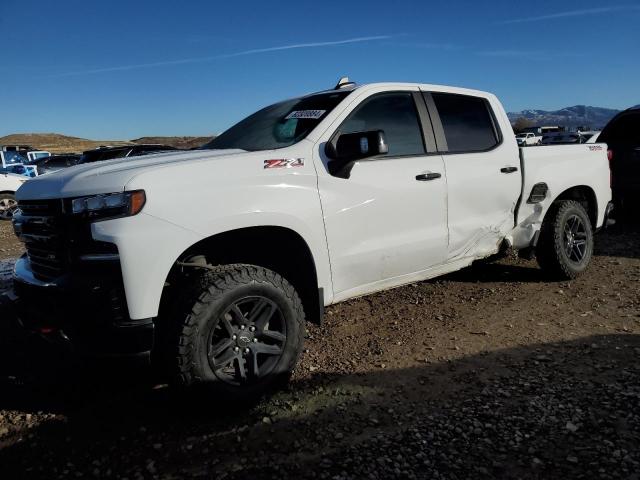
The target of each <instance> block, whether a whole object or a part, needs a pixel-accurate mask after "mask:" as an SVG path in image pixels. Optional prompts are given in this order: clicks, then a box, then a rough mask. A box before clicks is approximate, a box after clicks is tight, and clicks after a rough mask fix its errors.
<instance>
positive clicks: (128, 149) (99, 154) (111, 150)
mask: <svg viewBox="0 0 640 480" xmlns="http://www.w3.org/2000/svg"><path fill="white" fill-rule="evenodd" d="M172 150H177V149H176V148H175V147H171V146H169V145H159V144H158V145H156V144H142V145H126V146H122V147H100V148H96V149H95V150H87V151H86V152H83V153H82V157H81V158H80V161H79V162H78V163H92V162H98V161H102V160H112V159H114V158H126V157H135V156H138V155H147V154H150V153H159V152H169V151H172Z"/></svg>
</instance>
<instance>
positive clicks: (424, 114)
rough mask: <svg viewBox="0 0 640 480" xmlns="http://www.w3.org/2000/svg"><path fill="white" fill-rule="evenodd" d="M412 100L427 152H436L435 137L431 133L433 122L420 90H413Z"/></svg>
mask: <svg viewBox="0 0 640 480" xmlns="http://www.w3.org/2000/svg"><path fill="white" fill-rule="evenodd" d="M413 101H414V103H415V104H416V108H417V109H418V117H419V118H420V125H421V126H422V137H423V139H424V143H425V146H426V147H427V153H438V147H437V145H436V137H435V134H434V133H433V124H432V123H431V118H430V116H429V111H428V110H427V106H426V104H425V102H424V97H423V96H422V95H420V92H413Z"/></svg>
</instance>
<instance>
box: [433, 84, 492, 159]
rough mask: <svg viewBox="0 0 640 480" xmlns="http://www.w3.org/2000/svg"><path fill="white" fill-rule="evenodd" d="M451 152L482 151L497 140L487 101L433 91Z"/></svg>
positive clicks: (490, 147)
mask: <svg viewBox="0 0 640 480" xmlns="http://www.w3.org/2000/svg"><path fill="white" fill-rule="evenodd" d="M431 96H432V97H433V101H434V103H435V105H436V108H437V110H438V114H439V115H440V121H441V122H442V128H443V129H444V135H445V138H446V140H447V146H448V150H449V152H451V153H465V152H482V151H485V150H490V149H492V148H493V147H495V146H496V145H498V143H500V139H499V137H498V134H497V131H496V126H495V124H494V121H493V117H492V115H491V112H490V110H489V105H488V103H487V101H486V100H485V99H483V98H480V97H473V96H470V95H457V94H451V93H436V92H434V93H432V94H431Z"/></svg>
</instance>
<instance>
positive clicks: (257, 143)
mask: <svg viewBox="0 0 640 480" xmlns="http://www.w3.org/2000/svg"><path fill="white" fill-rule="evenodd" d="M349 93H351V92H350V91H336V92H330V93H318V94H315V95H309V96H307V97H301V98H294V99H292V100H285V101H284V102H280V103H276V104H274V105H271V106H269V107H266V108H263V109H262V110H259V111H258V112H256V113H254V114H253V115H250V116H248V117H247V118H245V119H244V120H241V121H240V122H239V123H237V124H235V125H234V126H233V127H231V128H230V129H229V130H227V131H225V132H224V133H222V134H221V135H219V136H218V137H216V138H215V139H213V140H212V141H211V142H209V143H207V144H205V145H203V146H202V148H207V149H227V148H232V149H235V148H239V149H241V150H247V151H257V150H273V149H276V148H283V147H288V146H290V145H293V144H294V143H297V142H299V141H300V140H302V139H303V138H305V137H306V136H307V135H308V134H309V133H310V132H311V131H312V130H313V129H314V128H316V126H317V125H318V124H319V123H320V122H321V121H322V119H323V118H325V117H326V116H327V114H328V113H329V112H331V110H333V109H334V108H335V107H336V106H337V105H338V104H339V103H340V102H341V101H342V100H343V99H344V98H345V97H346V96H347V95H348V94H349Z"/></svg>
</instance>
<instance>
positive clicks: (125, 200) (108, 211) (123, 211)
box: [71, 190, 147, 219]
mask: <svg viewBox="0 0 640 480" xmlns="http://www.w3.org/2000/svg"><path fill="white" fill-rule="evenodd" d="M146 201H147V197H146V196H145V194H144V190H135V191H133V192H121V193H107V194H104V195H92V196H90V197H80V198H74V199H73V200H72V201H71V211H72V213H73V214H74V215H86V216H88V217H90V218H101V219H104V218H114V217H130V216H132V215H137V214H138V213H140V211H141V210H142V207H144V204H145V202H146Z"/></svg>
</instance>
